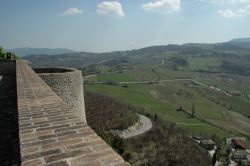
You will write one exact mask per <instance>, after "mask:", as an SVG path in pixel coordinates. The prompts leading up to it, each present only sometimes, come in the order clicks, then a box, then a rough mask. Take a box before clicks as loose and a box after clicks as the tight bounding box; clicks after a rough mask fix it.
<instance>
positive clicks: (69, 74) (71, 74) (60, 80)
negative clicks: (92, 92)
mask: <svg viewBox="0 0 250 166" xmlns="http://www.w3.org/2000/svg"><path fill="white" fill-rule="evenodd" d="M34 71H35V72H36V73H37V74H38V75H39V76H40V77H41V78H42V79H43V81H44V82H46V83H47V84H48V85H49V86H50V87H51V88H52V89H53V91H54V92H56V94H57V95H58V96H59V97H61V98H62V99H63V101H64V102H65V103H67V104H68V105H69V106H70V108H71V109H72V110H73V111H76V112H77V113H78V114H79V116H80V118H81V119H82V120H83V121H84V122H85V123H86V116H85V105H84V95H83V78H82V72H81V71H79V70H76V69H65V68H36V69H34Z"/></svg>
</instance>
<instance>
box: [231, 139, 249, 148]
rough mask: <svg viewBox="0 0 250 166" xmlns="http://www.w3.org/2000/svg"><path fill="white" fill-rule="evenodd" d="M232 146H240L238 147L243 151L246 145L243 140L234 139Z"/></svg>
mask: <svg viewBox="0 0 250 166" xmlns="http://www.w3.org/2000/svg"><path fill="white" fill-rule="evenodd" d="M232 144H233V145H234V146H238V147H241V148H242V149H245V148H246V147H245V143H244V141H243V140H240V139H232Z"/></svg>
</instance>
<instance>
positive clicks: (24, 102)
mask: <svg viewBox="0 0 250 166" xmlns="http://www.w3.org/2000/svg"><path fill="white" fill-rule="evenodd" d="M16 81H17V105H18V124H19V139H20V153H21V165H22V166H34V165H36V166H39V165H47V166H87V165H88V166H109V165H110V166H126V165H127V166H128V165H129V164H128V163H126V162H124V160H123V159H122V157H120V156H119V155H118V154H117V153H116V152H115V151H114V150H113V149H112V148H111V147H110V146H109V145H107V144H106V143H105V142H104V141H103V140H102V139H101V138H100V137H99V136H98V135H97V134H96V133H95V132H94V131H93V130H92V129H91V128H90V127H89V126H88V125H87V124H86V123H85V122H84V121H82V120H81V118H80V117H79V116H78V114H77V113H76V112H75V111H72V110H71V109H70V107H69V106H68V105H67V104H65V103H64V102H63V100H62V99H61V98H60V97H59V96H58V95H56V93H55V92H54V91H53V90H52V89H51V88H50V87H49V86H48V85H47V84H46V83H45V82H44V81H43V80H42V79H41V78H40V77H39V76H38V75H37V74H36V73H35V72H34V71H33V70H32V69H31V68H30V67H29V66H28V65H27V64H26V63H24V62H23V61H21V60H18V61H17V62H16Z"/></svg>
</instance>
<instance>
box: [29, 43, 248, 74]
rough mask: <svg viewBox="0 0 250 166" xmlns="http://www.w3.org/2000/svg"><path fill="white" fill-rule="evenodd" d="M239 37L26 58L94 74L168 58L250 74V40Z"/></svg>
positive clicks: (190, 66) (175, 63)
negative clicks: (226, 40) (211, 41)
mask: <svg viewBox="0 0 250 166" xmlns="http://www.w3.org/2000/svg"><path fill="white" fill-rule="evenodd" d="M245 40H246V39H245ZM236 41H237V42H236ZM238 41H239V39H238V40H232V41H230V42H225V43H217V44H195V43H194V44H183V45H167V46H152V47H147V48H142V49H138V50H131V51H120V52H110V53H86V52H79V53H65V54H61V55H57V56H52V55H30V56H27V57H25V59H26V60H29V61H30V62H31V63H32V66H34V67H53V66H57V67H75V68H80V69H82V70H87V71H86V72H87V73H90V74H91V73H98V72H102V70H105V71H108V70H110V71H111V70H120V69H126V68H128V67H133V66H134V64H136V65H140V64H142V65H143V66H146V65H147V66H153V65H155V64H156V63H159V62H160V61H162V60H163V59H165V60H166V62H167V63H166V64H165V66H166V67H168V68H176V69H181V70H186V71H187V70H189V71H204V72H224V73H232V74H240V75H250V68H249V66H250V56H249V54H250V43H249V42H244V43H243V44H242V43H239V42H238ZM177 57H178V58H177ZM183 63H184V64H185V65H184V64H183Z"/></svg>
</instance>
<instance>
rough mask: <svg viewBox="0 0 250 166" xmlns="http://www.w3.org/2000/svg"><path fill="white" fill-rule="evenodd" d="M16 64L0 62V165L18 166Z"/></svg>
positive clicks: (13, 62)
mask: <svg viewBox="0 0 250 166" xmlns="http://www.w3.org/2000/svg"><path fill="white" fill-rule="evenodd" d="M15 70H16V63H15V61H1V60H0V133H1V134H0V165H1V166H9V165H20V145H19V136H18V113H17V98H16V97H17V94H16V75H15Z"/></svg>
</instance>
